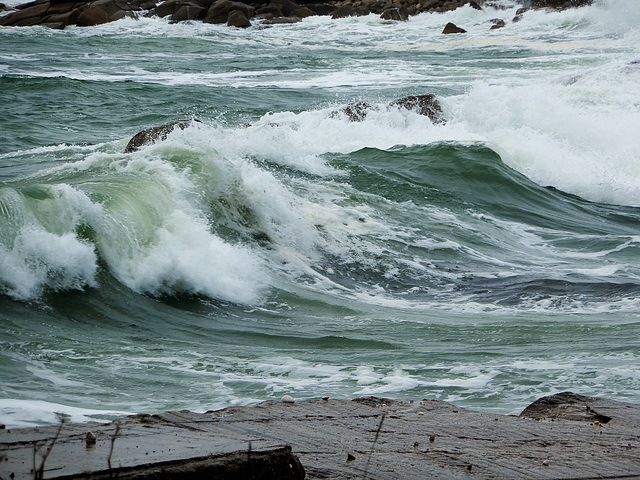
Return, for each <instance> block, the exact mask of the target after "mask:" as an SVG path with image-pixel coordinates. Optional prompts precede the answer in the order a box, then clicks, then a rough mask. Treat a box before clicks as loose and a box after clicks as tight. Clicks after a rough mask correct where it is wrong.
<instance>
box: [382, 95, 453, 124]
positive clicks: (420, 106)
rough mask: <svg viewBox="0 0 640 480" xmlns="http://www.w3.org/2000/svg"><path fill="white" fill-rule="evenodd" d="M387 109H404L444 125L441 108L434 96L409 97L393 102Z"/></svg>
mask: <svg viewBox="0 0 640 480" xmlns="http://www.w3.org/2000/svg"><path fill="white" fill-rule="evenodd" d="M389 108H404V109H406V110H410V111H412V112H415V113H417V114H419V115H424V116H425V117H429V119H430V120H431V121H432V122H433V123H435V124H443V123H446V121H445V119H444V116H443V114H442V106H441V105H440V102H438V100H437V99H436V96H435V95H411V96H408V97H404V98H399V99H398V100H394V101H393V102H391V103H390V104H389Z"/></svg>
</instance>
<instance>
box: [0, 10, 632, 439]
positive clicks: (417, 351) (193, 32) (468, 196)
mask: <svg viewBox="0 0 640 480" xmlns="http://www.w3.org/2000/svg"><path fill="white" fill-rule="evenodd" d="M14 3H16V2H14ZM519 7H521V5H519V4H517V3H515V2H513V1H510V0H500V1H498V2H496V5H495V7H491V8H485V9H484V10H483V11H478V10H474V9H472V8H471V7H469V6H466V7H463V8H460V9H458V10H456V11H453V12H447V13H437V14H436V13H433V14H428V13H423V14H420V15H418V16H415V17H411V19H410V20H409V21H407V22H398V23H393V22H386V21H383V20H381V19H380V18H379V17H378V16H375V15H369V16H364V17H352V18H346V19H340V20H331V19H330V18H329V17H309V18H306V19H304V20H303V21H302V22H300V23H297V24H292V25H275V26H269V27H266V26H260V25H258V24H256V25H254V26H253V27H251V28H249V29H246V30H243V29H235V28H231V27H226V26H221V25H208V24H203V23H200V22H183V23H178V24H170V23H169V21H168V20H167V19H159V18H141V19H139V20H134V19H123V20H119V21H117V22H113V23H109V24H105V25H101V26H97V27H85V28H79V27H70V28H67V29H65V30H62V31H59V30H50V29H47V28H44V27H23V28H19V27H2V28H0V105H1V106H0V423H3V424H5V425H6V426H7V427H20V426H33V425H41V424H47V423H52V422H56V421H57V417H56V415H55V413H56V412H61V413H65V414H67V415H69V416H70V419H71V420H72V421H89V420H105V421H107V420H110V419H113V418H117V417H118V416H122V415H125V414H132V413H140V412H144V413H158V412H162V411H166V410H177V409H189V410H193V411H197V412H202V411H206V410H209V409H217V408H223V407H226V406H230V405H250V404H254V403H257V402H260V401H263V400H279V399H280V398H281V397H282V396H283V395H285V394H289V395H291V396H293V397H294V398H296V399H307V398H319V397H322V396H330V397H333V398H353V397H357V396H368V395H374V396H382V397H390V398H399V399H422V398H430V399H439V400H444V401H448V402H453V403H455V404H456V405H459V406H460V407H466V408H471V409H475V410H479V411H490V412H496V413H505V414H517V413H518V412H519V411H521V410H522V409H523V408H524V407H526V406H527V405H528V404H529V403H530V402H532V401H533V400H535V399H536V398H539V397H540V396H543V395H548V394H553V393H558V392H561V391H566V390H570V391H573V392H575V393H579V394H584V395H590V396H603V397H608V398H610V399H615V400H622V401H630V402H635V403H638V402H640V261H639V260H640V95H639V94H640V27H639V25H640V2H638V1H636V0H607V1H601V2H596V3H595V4H594V5H593V6H590V7H584V8H579V9H570V10H565V11H561V12H557V11H544V10H539V11H529V12H526V13H525V14H524V15H523V16H522V19H521V20H520V21H519V22H512V19H513V17H515V13H516V11H517V9H518V8H519ZM494 18H501V19H504V20H505V21H506V26H505V27H504V28H501V29H497V30H491V29H490V27H491V25H492V22H491V21H492V19H494ZM448 22H453V23H455V24H456V25H458V26H460V27H463V28H464V29H466V30H467V33H466V34H459V35H443V34H442V33H441V32H442V29H443V27H444V25H445V24H446V23H448ZM425 94H432V95H435V96H436V97H437V99H438V101H439V102H440V104H441V106H442V110H443V116H444V118H445V119H446V122H445V123H441V124H433V123H432V122H431V121H430V120H429V119H428V118H427V117H424V116H421V115H418V114H417V113H415V112H412V111H408V110H405V109H399V108H394V107H389V103H390V102H392V101H393V100H395V99H398V98H401V97H405V96H407V95H425ZM356 102H367V103H368V104H370V105H371V107H372V108H371V109H370V111H369V113H368V114H367V116H366V117H365V118H364V120H363V121H361V122H352V121H350V119H349V118H348V116H347V115H345V114H344V112H343V109H344V108H345V107H347V106H348V105H350V104H353V103H356ZM179 119H197V120H199V122H193V124H192V125H191V126H190V127H188V128H186V129H184V130H180V129H176V130H174V131H173V132H172V133H171V134H170V135H169V136H168V137H167V138H166V139H165V140H163V141H158V142H156V143H154V144H151V145H147V146H145V147H143V148H141V149H140V150H138V151H136V152H133V153H123V150H124V148H125V146H126V145H127V142H128V141H129V139H130V138H131V137H132V136H133V135H134V134H136V133H137V132H139V131H141V130H144V129H146V128H149V127H153V126H157V125H161V124H163V123H165V122H169V121H173V120H179Z"/></svg>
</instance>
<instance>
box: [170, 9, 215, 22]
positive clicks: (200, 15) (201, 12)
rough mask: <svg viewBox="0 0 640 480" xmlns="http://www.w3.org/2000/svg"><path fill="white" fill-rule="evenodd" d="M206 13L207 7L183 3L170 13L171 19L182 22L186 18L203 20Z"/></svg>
mask: <svg viewBox="0 0 640 480" xmlns="http://www.w3.org/2000/svg"><path fill="white" fill-rule="evenodd" d="M206 15H207V9H206V8H204V7H201V6H199V5H193V4H192V5H183V6H182V7H180V8H179V9H178V11H177V12H176V13H174V14H173V15H171V21H172V22H173V23H176V22H184V21H186V20H203V19H204V17H205V16H206Z"/></svg>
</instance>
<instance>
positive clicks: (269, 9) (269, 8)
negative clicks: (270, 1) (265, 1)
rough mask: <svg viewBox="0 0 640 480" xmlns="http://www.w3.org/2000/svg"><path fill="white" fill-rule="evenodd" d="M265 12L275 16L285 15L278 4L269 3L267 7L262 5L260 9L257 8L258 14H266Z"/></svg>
mask: <svg viewBox="0 0 640 480" xmlns="http://www.w3.org/2000/svg"><path fill="white" fill-rule="evenodd" d="M265 14H271V15H273V16H274V17H284V14H283V13H282V10H280V8H278V7H277V6H276V5H267V6H265V7H260V8H259V9H258V10H256V15H265Z"/></svg>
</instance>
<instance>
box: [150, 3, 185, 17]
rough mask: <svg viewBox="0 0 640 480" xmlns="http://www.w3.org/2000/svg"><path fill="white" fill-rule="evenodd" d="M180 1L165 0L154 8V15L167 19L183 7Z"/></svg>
mask: <svg viewBox="0 0 640 480" xmlns="http://www.w3.org/2000/svg"><path fill="white" fill-rule="evenodd" d="M183 4H184V2H183V1H182V0H167V1H166V2H162V3H161V4H160V5H158V6H157V7H156V15H157V16H159V17H168V16H169V15H173V14H174V13H176V12H177V11H178V10H180V8H181V7H182V6H183Z"/></svg>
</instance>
